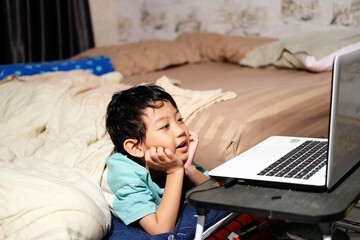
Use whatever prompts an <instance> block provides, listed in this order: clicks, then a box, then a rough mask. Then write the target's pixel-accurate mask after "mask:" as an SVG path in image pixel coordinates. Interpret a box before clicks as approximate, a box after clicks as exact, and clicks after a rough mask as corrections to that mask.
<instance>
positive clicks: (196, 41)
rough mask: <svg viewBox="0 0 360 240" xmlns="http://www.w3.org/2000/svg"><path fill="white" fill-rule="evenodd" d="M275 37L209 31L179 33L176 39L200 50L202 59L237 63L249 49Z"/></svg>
mask: <svg viewBox="0 0 360 240" xmlns="http://www.w3.org/2000/svg"><path fill="white" fill-rule="evenodd" d="M275 40H276V39H274V38H268V37H248V36H227V35H221V34H218V33H211V32H188V33H183V34H180V35H179V36H178V37H177V38H176V41H179V42H182V43H186V44H188V45H190V46H192V47H194V48H196V49H198V50H199V51H200V55H201V58H202V60H203V61H228V62H232V63H239V61H240V60H241V59H242V58H243V57H244V56H245V54H247V53H248V52H249V51H251V50H252V49H254V48H255V47H257V46H260V45H263V44H265V43H269V42H273V41H275Z"/></svg>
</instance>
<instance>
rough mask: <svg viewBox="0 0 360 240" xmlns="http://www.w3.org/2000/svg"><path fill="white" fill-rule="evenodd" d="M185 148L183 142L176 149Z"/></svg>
mask: <svg viewBox="0 0 360 240" xmlns="http://www.w3.org/2000/svg"><path fill="white" fill-rule="evenodd" d="M185 146H186V142H185V141H184V142H182V143H180V144H179V145H178V146H177V147H176V148H183V147H185Z"/></svg>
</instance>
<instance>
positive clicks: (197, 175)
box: [185, 165, 209, 185]
mask: <svg viewBox="0 0 360 240" xmlns="http://www.w3.org/2000/svg"><path fill="white" fill-rule="evenodd" d="M185 174H186V176H188V177H189V178H190V180H191V181H192V182H193V183H194V184H195V185H199V184H201V183H203V182H205V181H206V180H208V179H209V177H208V176H206V175H205V174H203V173H202V172H200V171H199V170H198V169H197V168H196V167H195V166H194V165H190V166H189V167H187V168H186V169H185Z"/></svg>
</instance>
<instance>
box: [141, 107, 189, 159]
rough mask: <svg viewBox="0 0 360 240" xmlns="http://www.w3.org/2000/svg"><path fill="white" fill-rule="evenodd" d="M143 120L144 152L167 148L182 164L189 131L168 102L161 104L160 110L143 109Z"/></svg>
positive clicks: (186, 155) (186, 152)
mask: <svg viewBox="0 0 360 240" xmlns="http://www.w3.org/2000/svg"><path fill="white" fill-rule="evenodd" d="M159 104H160V103H159ZM143 119H144V122H145V124H146V127H147V131H146V136H145V141H144V142H143V143H142V146H143V148H144V150H147V149H150V147H163V148H164V149H165V148H169V149H170V150H171V151H172V152H173V153H174V154H175V155H176V156H177V157H178V158H179V159H180V160H182V161H183V162H185V161H186V160H187V159H188V156H189V153H188V152H189V130H188V128H187V127H186V125H185V123H184V121H183V119H182V117H181V115H180V113H179V112H178V110H177V109H176V108H174V106H173V105H171V103H170V102H163V106H162V107H160V108H155V109H153V108H147V109H145V115H144V116H143Z"/></svg>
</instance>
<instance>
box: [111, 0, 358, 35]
mask: <svg viewBox="0 0 360 240" xmlns="http://www.w3.org/2000/svg"><path fill="white" fill-rule="evenodd" d="M117 6H118V12H117V14H118V24H117V30H118V36H119V39H118V40H119V42H129V41H136V40H139V39H150V38H162V39H173V38H174V37H176V36H177V35H178V34H180V33H182V32H186V31H209V32H218V33H221V34H227V35H245V36H246V35H256V36H271V37H278V38H281V37H286V36H289V35H294V34H297V33H300V32H304V31H319V30H326V29H342V28H349V29H352V28H359V27H360V0H341V1H339V0H211V1H210V0H131V1H130V0H117Z"/></svg>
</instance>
